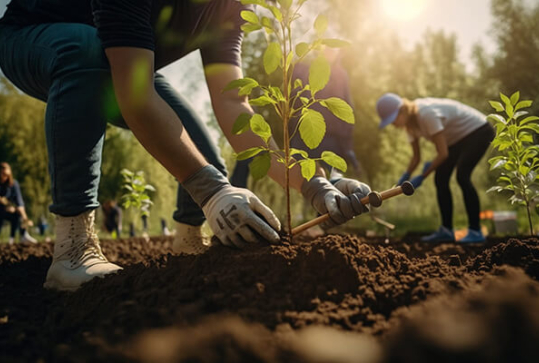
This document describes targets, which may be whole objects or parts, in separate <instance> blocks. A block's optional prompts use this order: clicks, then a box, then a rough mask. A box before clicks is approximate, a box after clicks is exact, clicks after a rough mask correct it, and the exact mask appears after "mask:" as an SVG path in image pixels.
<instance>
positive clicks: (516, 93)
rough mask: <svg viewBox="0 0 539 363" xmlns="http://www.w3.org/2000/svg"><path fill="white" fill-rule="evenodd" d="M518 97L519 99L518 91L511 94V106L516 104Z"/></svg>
mask: <svg viewBox="0 0 539 363" xmlns="http://www.w3.org/2000/svg"><path fill="white" fill-rule="evenodd" d="M519 99H520V92H519V91H516V92H515V93H513V95H512V96H511V105H513V106H514V105H516V104H517V102H518V100H519Z"/></svg>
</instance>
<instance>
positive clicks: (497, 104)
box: [488, 101, 505, 112]
mask: <svg viewBox="0 0 539 363" xmlns="http://www.w3.org/2000/svg"><path fill="white" fill-rule="evenodd" d="M488 102H489V103H490V105H491V106H492V108H493V109H495V110H496V112H503V111H504V110H505V108H504V107H503V105H502V104H501V103H500V102H498V101H488Z"/></svg>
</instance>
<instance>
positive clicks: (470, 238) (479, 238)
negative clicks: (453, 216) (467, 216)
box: [459, 228, 486, 243]
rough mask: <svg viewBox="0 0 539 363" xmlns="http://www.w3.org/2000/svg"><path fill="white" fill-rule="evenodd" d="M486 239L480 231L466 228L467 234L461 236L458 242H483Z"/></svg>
mask: <svg viewBox="0 0 539 363" xmlns="http://www.w3.org/2000/svg"><path fill="white" fill-rule="evenodd" d="M485 241H486V238H485V236H483V233H482V232H481V231H478V230H475V229H471V228H468V234H467V235H466V237H463V238H462V239H461V240H460V241H459V242H460V243H483V242H485Z"/></svg>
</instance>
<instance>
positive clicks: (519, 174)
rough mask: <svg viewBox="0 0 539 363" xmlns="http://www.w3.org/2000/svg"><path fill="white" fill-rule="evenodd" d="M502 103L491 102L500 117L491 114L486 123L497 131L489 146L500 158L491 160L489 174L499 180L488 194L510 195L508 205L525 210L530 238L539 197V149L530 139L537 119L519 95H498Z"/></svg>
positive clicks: (538, 129)
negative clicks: (532, 208)
mask: <svg viewBox="0 0 539 363" xmlns="http://www.w3.org/2000/svg"><path fill="white" fill-rule="evenodd" d="M500 98H501V101H502V102H499V101H490V105H491V106H492V107H493V108H494V109H495V110H496V111H497V112H499V113H500V114H491V115H489V116H488V120H489V121H491V122H493V123H494V125H495V127H496V138H495V139H494V141H493V142H492V146H493V147H494V149H496V150H498V152H499V155H497V156H495V157H493V158H490V159H489V163H490V170H495V171H496V172H497V173H498V175H499V177H498V179H497V183H498V185H496V186H493V187H492V188H490V189H489V190H488V191H487V192H493V191H495V192H509V193H510V194H511V196H510V197H509V201H510V202H511V203H512V204H518V205H522V206H525V207H526V212H527V214H528V223H529V226H530V234H531V235H533V234H534V233H533V223H532V217H531V206H532V202H533V200H534V199H535V198H537V197H538V196H539V145H536V144H535V143H534V141H533V135H534V134H536V133H539V124H538V120H539V117H537V116H530V115H529V112H528V111H526V110H525V109H526V108H528V107H530V106H531V105H532V101H529V100H524V101H522V100H520V93H519V92H515V93H514V94H513V95H512V96H511V97H508V96H506V95H504V94H503V93H500Z"/></svg>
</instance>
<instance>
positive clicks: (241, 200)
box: [202, 185, 281, 248]
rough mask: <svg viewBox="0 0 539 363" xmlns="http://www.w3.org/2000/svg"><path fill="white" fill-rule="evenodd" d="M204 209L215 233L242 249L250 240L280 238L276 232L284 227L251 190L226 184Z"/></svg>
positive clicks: (220, 238) (274, 240)
mask: <svg viewBox="0 0 539 363" xmlns="http://www.w3.org/2000/svg"><path fill="white" fill-rule="evenodd" d="M202 210H203V211H204V215H205V216H206V218H208V223H209V225H210V227H211V229H212V231H213V232H214V233H215V236H216V237H217V238H218V239H219V241H221V243H222V244H224V245H226V246H236V247H238V248H242V247H245V246H246V244H247V243H256V242H258V241H259V240H260V237H262V238H263V239H264V240H266V241H268V242H270V243H279V241H280V237H279V234H277V232H276V231H279V230H280V229H281V222H279V220H278V219H277V217H276V216H275V214H273V212H272V211H271V209H269V208H268V207H266V206H265V205H264V204H263V203H262V202H261V201H260V199H258V197H257V196H256V195H254V194H253V193H252V192H251V191H250V190H248V189H242V188H236V187H233V186H231V185H230V186H226V187H224V188H223V189H221V190H219V191H218V192H217V193H216V194H215V195H214V196H213V197H211V199H210V200H209V201H208V203H206V205H205V206H204V207H202ZM257 214H259V215H260V216H261V217H263V218H264V219H262V218H261V217H259V216H258V215H257ZM264 220H265V221H264ZM268 224H269V225H268ZM253 232H256V233H258V234H259V235H260V237H257V236H256V234H255V233H253Z"/></svg>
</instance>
